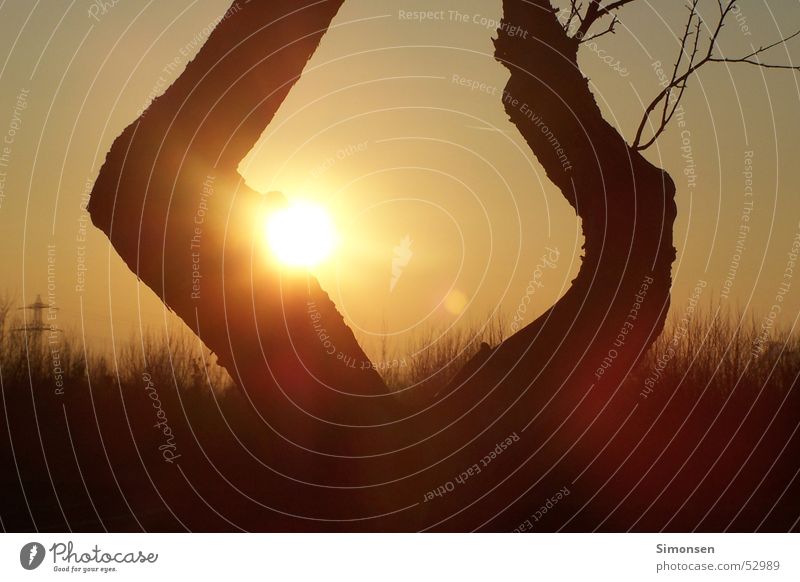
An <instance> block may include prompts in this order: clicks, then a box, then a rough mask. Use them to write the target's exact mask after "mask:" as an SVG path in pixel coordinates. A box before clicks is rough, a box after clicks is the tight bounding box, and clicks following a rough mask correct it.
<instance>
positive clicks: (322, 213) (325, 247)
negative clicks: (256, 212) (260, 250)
mask: <svg viewBox="0 0 800 582" xmlns="http://www.w3.org/2000/svg"><path fill="white" fill-rule="evenodd" d="M266 235H267V243H268V244H269V247H270V249H271V251H272V253H273V254H274V255H275V257H276V258H277V259H278V261H279V262H280V263H282V264H284V265H286V266H290V267H313V266H315V265H318V264H319V263H321V262H322V261H324V260H325V259H326V258H328V257H329V256H330V255H331V253H332V252H333V251H334V249H335V247H336V230H335V228H334V226H333V221H332V220H331V217H330V215H329V214H328V212H327V211H326V210H325V208H323V207H322V206H320V205H319V204H315V203H313V202H307V201H296V202H292V203H290V204H289V205H288V206H287V207H286V208H282V209H280V210H278V211H276V212H274V213H273V214H271V215H270V216H269V217H268V218H267V223H266Z"/></svg>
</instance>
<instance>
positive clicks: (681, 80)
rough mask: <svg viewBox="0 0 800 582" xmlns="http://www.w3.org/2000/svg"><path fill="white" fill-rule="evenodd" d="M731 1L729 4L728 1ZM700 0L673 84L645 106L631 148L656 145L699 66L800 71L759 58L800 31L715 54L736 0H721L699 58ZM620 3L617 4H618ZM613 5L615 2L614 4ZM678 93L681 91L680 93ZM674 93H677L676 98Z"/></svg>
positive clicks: (691, 17) (694, 4) (693, 11)
mask: <svg viewBox="0 0 800 582" xmlns="http://www.w3.org/2000/svg"><path fill="white" fill-rule="evenodd" d="M726 1H727V4H726ZM698 3H699V0H693V1H692V5H691V7H690V10H689V19H688V20H687V24H686V29H685V30H684V33H683V36H682V38H681V44H680V53H679V54H678V59H677V60H676V62H675V66H674V68H673V71H672V78H671V79H670V81H669V83H667V84H666V86H664V88H663V89H662V90H661V91H660V92H659V93H658V95H656V97H655V99H653V101H652V102H651V103H650V104H649V105H648V107H647V109H645V112H644V115H643V116H642V120H641V122H640V123H639V127H638V128H637V130H636V137H635V138H634V140H633V143H632V145H631V147H632V148H633V149H635V150H639V151H641V150H644V149H647V148H648V147H650V146H651V145H653V144H654V143H655V142H656V140H657V139H658V138H659V136H661V134H663V133H664V131H665V130H666V128H667V126H668V125H669V122H670V121H671V120H672V117H673V115H674V114H675V112H676V111H677V110H678V108H679V106H680V102H681V100H682V99H683V96H684V92H685V91H686V87H687V85H688V81H689V79H690V78H691V76H692V75H694V74H695V73H696V72H697V71H698V69H700V68H701V67H703V66H704V65H706V64H708V63H746V64H750V65H755V66H758V67H762V68H765V69H785V70H793V71H800V66H795V65H780V64H770V63H763V62H761V59H760V58H759V57H760V55H761V54H762V53H764V52H766V51H768V50H770V49H771V48H774V47H776V46H778V45H781V44H785V43H786V42H788V41H790V40H791V39H793V38H795V37H797V36H798V35H800V30H798V31H797V32H795V33H794V34H792V35H790V36H787V37H782V38H781V39H779V40H777V41H775V42H774V43H772V44H769V45H767V46H762V47H760V48H758V49H756V50H754V51H753V52H751V53H750V54H747V55H744V56H741V57H724V56H715V54H714V53H715V50H717V49H718V45H717V43H718V40H719V36H720V33H721V32H722V29H723V28H724V26H725V19H726V18H727V17H728V16H729V15H730V14H731V11H732V10H733V9H734V8H735V7H736V0H725V1H724V0H717V4H718V6H719V13H720V15H719V20H718V22H717V25H716V28H715V29H714V31H713V33H711V35H710V39H709V44H708V50H707V51H706V53H705V55H704V56H703V58H701V59H700V60H697V55H698V53H699V37H700V31H701V25H702V22H703V21H702V18H701V17H700V15H699V13H698V10H697V6H698ZM615 4H616V3H615ZM610 6H612V5H610ZM695 20H696V24H695V26H694V28H695V32H694V35H695V38H694V42H693V45H692V47H691V49H689V48H688V41H689V37H690V36H691V30H692V25H693V23H695ZM684 55H687V56H688V59H687V61H686V69H685V70H684V71H683V72H682V73H680V72H679V71H680V70H681V66H682V64H683V62H684V60H683V59H684ZM676 92H677V93H676ZM673 95H676V96H675V97H674V98H673ZM659 106H661V118H660V120H659V123H658V127H656V128H655V130H654V131H653V135H652V136H651V137H650V138H649V139H648V140H647V141H646V142H644V143H643V136H644V131H645V129H646V128H647V127H652V123H651V122H650V117H651V116H652V114H653V112H654V111H655V110H656V109H658V108H659Z"/></svg>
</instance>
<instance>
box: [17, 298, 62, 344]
mask: <svg viewBox="0 0 800 582" xmlns="http://www.w3.org/2000/svg"><path fill="white" fill-rule="evenodd" d="M17 310H18V311H31V312H33V317H32V318H31V320H30V322H28V321H27V318H26V324H25V325H24V326H22V327H18V328H16V329H15V330H14V331H16V332H19V333H24V334H25V335H26V337H27V338H28V340H29V341H30V342H31V343H32V344H33V347H34V348H37V349H39V348H41V346H42V336H43V335H44V334H45V332H47V333H51V334H57V333H58V332H59V331H60V330H59V329H57V328H56V327H55V326H50V325H47V324H45V322H44V312H45V310H48V311H58V307H55V306H53V305H48V304H47V303H45V302H44V301H42V296H41V295H36V301H34V302H33V303H31V304H30V305H25V306H24V307H18V308H17Z"/></svg>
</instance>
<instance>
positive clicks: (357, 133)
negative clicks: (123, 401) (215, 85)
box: [0, 0, 800, 355]
mask: <svg viewBox="0 0 800 582" xmlns="http://www.w3.org/2000/svg"><path fill="white" fill-rule="evenodd" d="M100 4H102V3H94V2H91V1H89V0H79V1H71V2H70V1H67V0H49V1H47V2H40V1H37V2H32V1H29V0H7V1H5V2H3V3H2V4H0V30H1V31H2V34H0V44H2V46H3V52H4V54H6V55H8V57H7V59H6V60H5V62H4V63H2V65H1V66H0V78H2V84H1V86H2V92H0V133H2V134H3V136H4V141H5V143H4V144H2V145H0V148H2V147H3V146H4V147H6V150H4V151H3V150H0V153H3V156H2V158H0V229H1V231H2V233H3V243H4V244H3V245H2V246H1V247H0V268H2V272H3V273H4V275H5V276H4V281H3V285H1V286H0V293H1V292H2V290H3V288H6V289H7V290H8V291H9V292H10V293H11V294H13V295H15V296H16V297H17V299H18V301H19V302H21V301H22V300H23V299H24V300H25V301H26V302H30V301H32V300H33V299H34V297H35V296H36V294H37V293H38V294H41V295H42V297H43V299H45V301H47V295H48V256H50V257H51V258H52V260H53V261H54V265H55V271H54V273H55V277H54V279H53V280H52V281H51V283H53V284H52V285H51V286H50V290H51V292H52V293H53V294H54V298H55V302H56V304H57V305H58V307H59V308H60V311H59V312H58V319H57V322H56V323H57V325H58V326H59V327H61V328H63V329H66V330H72V331H74V332H76V333H80V330H82V329H83V330H85V333H86V337H87V341H89V342H90V344H91V345H92V346H97V347H98V348H99V349H102V348H103V347H109V346H110V340H111V338H115V339H116V340H121V339H126V338H128V337H130V335H131V334H132V333H134V332H137V331H138V330H139V329H140V328H154V327H157V326H163V325H164V322H165V321H171V320H172V316H170V315H168V314H167V313H165V309H164V307H163V305H162V304H161V302H160V301H159V300H158V299H157V297H156V296H155V295H154V294H153V293H152V292H151V291H150V290H148V289H147V288H146V287H145V286H143V285H141V284H138V283H137V280H136V277H135V276H134V275H133V274H132V273H131V272H130V271H129V270H128V269H127V267H126V266H125V265H124V264H123V263H122V261H121V260H120V259H119V258H118V257H117V255H116V253H115V251H114V250H113V249H112V248H111V246H110V245H109V243H108V241H107V239H106V237H105V236H104V235H103V234H102V233H101V232H99V231H98V230H95V229H94V228H93V227H92V226H91V224H90V223H88V222H87V217H86V215H85V212H84V211H83V209H82V205H84V204H85V196H86V192H87V191H88V190H89V189H91V185H92V183H93V180H94V178H95V177H96V176H97V174H98V172H99V169H100V166H101V165H102V162H103V159H104V156H105V153H106V152H107V151H108V149H109V147H110V146H111V143H112V142H113V140H114V138H115V137H116V136H117V135H118V134H119V133H120V132H121V131H122V129H123V128H124V127H125V126H127V125H128V124H129V123H131V122H132V121H133V120H134V119H136V117H137V115H138V113H139V111H140V110H142V109H143V108H144V107H145V106H146V105H147V103H148V101H149V100H150V98H151V97H152V95H154V94H160V93H161V92H163V91H164V90H166V88H167V87H168V86H169V84H170V83H171V82H172V81H173V80H174V79H175V78H177V76H178V75H179V74H180V72H181V71H182V70H183V67H184V66H185V64H186V62H188V60H189V59H190V58H191V56H192V55H194V54H195V53H196V52H197V51H198V50H199V48H200V46H201V45H202V43H203V41H204V40H205V38H206V36H207V33H208V31H209V30H210V27H211V25H212V24H213V22H215V21H216V19H218V18H219V17H220V16H221V15H222V14H223V12H224V11H225V9H226V8H227V6H228V4H229V2H227V1H226V0H203V1H199V0H194V1H189V0H172V1H170V2H155V1H154V0H151V1H150V2H145V1H143V0H139V1H134V0H120V1H119V2H118V3H117V4H116V5H115V6H113V7H109V8H107V9H102V8H99V5H100ZM107 4H109V6H110V4H111V3H107ZM740 7H741V11H740V13H739V14H737V17H736V18H734V19H732V20H731V21H730V23H729V25H728V27H727V28H726V31H725V32H724V34H723V37H722V40H721V45H722V47H723V51H724V52H725V54H726V55H728V56H738V55H741V54H745V53H748V52H751V51H752V50H753V48H757V47H758V46H761V45H764V44H768V43H769V42H772V41H774V40H775V39H777V38H778V37H780V36H781V35H784V36H785V35H789V34H791V33H793V32H795V31H796V30H797V29H798V28H800V2H798V1H795V0H791V1H790V0H786V1H782V2H766V1H764V0H752V1H750V0H743V1H742V2H740ZM706 9H707V10H706V13H707V14H708V15H709V17H710V18H713V17H714V11H715V10H716V2H715V1H713V0H712V1H711V2H708V3H706ZM415 10H433V11H443V12H442V13H441V15H442V16H441V18H438V19H435V20H434V19H431V20H428V21H425V22H420V21H417V20H414V19H411V18H407V17H406V13H407V12H411V11H415ZM500 17H501V2H500V0H492V1H488V0H483V1H478V0H470V1H465V0H450V1H437V2H430V1H422V0H418V1H410V0H403V1H401V2H389V1H387V0H348V1H347V2H346V3H345V5H344V7H343V9H342V11H341V12H340V13H339V15H338V17H337V18H336V20H335V21H334V25H333V28H332V29H331V30H330V32H329V33H328V34H327V35H326V36H325V38H324V39H323V41H322V44H321V46H320V48H319V50H318V52H317V53H316V54H315V56H314V58H313V59H312V60H311V62H310V63H309V66H308V68H307V70H306V73H305V74H304V76H303V78H302V79H301V80H300V81H299V82H298V83H297V85H296V86H295V88H294V89H293V91H292V93H291V94H290V96H289V98H288V99H287V100H286V102H285V103H284V105H283V107H282V109H281V110H280V112H279V114H278V115H277V116H276V118H275V119H274V120H273V122H272V124H271V125H270V126H269V128H268V129H266V131H265V133H264V135H263V136H262V139H261V141H260V142H259V144H258V145H257V146H256V147H255V148H254V149H253V151H252V152H251V154H250V155H249V156H248V157H247V158H246V159H245V160H243V161H242V164H241V167H240V169H241V172H242V174H243V176H244V177H245V178H246V180H247V181H248V183H249V184H250V185H251V186H252V187H253V188H255V189H257V190H260V191H264V192H267V191H281V192H283V193H284V194H285V195H286V196H287V197H288V198H290V199H303V200H311V201H314V202H317V203H319V204H322V205H324V206H325V207H326V208H327V209H328V210H329V212H330V214H331V216H332V218H333V221H334V223H335V225H336V228H337V231H338V233H339V239H340V242H339V246H338V248H337V250H336V252H335V253H334V254H333V255H332V256H331V257H330V258H329V260H327V261H326V262H323V263H322V264H320V265H319V266H317V267H315V268H314V273H315V274H316V275H317V276H318V277H319V279H320V281H321V283H322V285H323V287H324V288H325V289H326V290H327V291H328V292H329V293H330V294H331V296H332V297H333V299H334V300H335V302H336V304H337V305H338V307H339V309H340V311H341V312H342V313H343V314H344V315H345V318H346V319H347V321H348V322H349V323H350V325H351V326H352V327H353V328H354V329H355V330H356V333H357V335H358V336H359V337H360V338H363V339H364V341H365V347H366V349H367V352H368V353H370V354H373V355H374V354H375V353H376V349H377V348H376V346H377V345H378V343H379V342H378V338H380V336H381V335H382V334H383V333H388V334H390V336H391V338H392V340H391V341H392V342H393V344H392V345H396V346H398V348H399V349H401V350H402V346H403V345H405V343H406V342H408V341H410V338H413V337H414V334H415V333H418V332H419V330H420V329H424V328H430V327H432V326H433V327H438V326H449V325H453V324H455V325H459V324H462V323H464V322H479V321H483V320H485V319H486V318H487V317H488V316H490V315H491V314H492V313H494V312H496V311H500V312H502V314H504V317H505V319H506V321H508V322H510V321H511V319H512V318H513V317H514V313H515V312H516V311H517V310H518V308H519V306H520V305H521V302H522V300H523V298H524V297H525V296H526V293H527V291H526V289H527V288H528V287H529V282H530V281H531V280H532V279H533V278H536V280H537V281H538V282H540V283H541V286H536V287H535V293H534V294H533V296H532V297H531V306H530V307H529V308H528V310H527V312H526V313H525V314H524V322H525V323H527V322H530V321H531V320H532V318H533V317H534V316H536V315H538V314H539V313H541V312H542V311H544V310H545V309H546V308H547V307H548V306H550V305H551V304H552V303H553V302H554V301H555V300H556V299H557V298H558V297H559V296H560V295H561V294H563V293H564V291H565V290H566V289H567V288H568V287H569V284H570V280H571V278H572V277H573V276H574V274H575V273H576V272H577V267H578V264H579V260H580V253H581V244H582V237H581V235H580V225H579V224H578V221H577V219H576V218H575V215H574V212H573V211H572V209H571V208H570V207H569V205H568V204H567V202H566V201H565V200H564V199H563V197H562V196H561V194H560V193H559V192H558V191H557V190H556V189H555V188H554V187H553V186H552V185H551V184H550V183H549V182H548V180H547V178H546V176H545V175H544V172H543V171H542V169H541V167H540V166H539V164H538V163H537V162H536V160H535V159H534V157H533V156H532V154H531V152H530V150H529V149H528V148H527V146H526V145H525V143H524V142H523V140H522V138H521V137H520V135H519V134H518V132H517V131H516V128H515V127H514V126H513V125H512V124H511V123H510V122H509V121H508V120H507V118H506V115H505V112H504V110H503V106H502V102H501V95H502V89H503V87H504V85H505V83H506V80H507V78H508V72H507V70H506V69H504V68H503V67H502V66H501V65H500V64H499V63H497V62H496V61H495V60H494V56H493V53H494V49H493V45H492V37H493V35H494V28H496V25H497V21H499V20H500ZM685 17H686V9H685V8H684V7H683V5H682V3H681V2H675V1H671V0H641V1H640V2H637V3H634V4H632V5H631V6H630V7H628V8H625V9H624V10H623V11H622V12H621V23H620V25H619V26H618V29H617V33H616V34H615V35H607V36H604V37H602V38H601V39H599V40H598V41H596V44H594V45H584V47H583V48H582V52H581V63H582V66H583V70H584V73H585V74H586V75H587V76H588V77H589V78H590V79H591V81H592V84H593V88H594V91H595V95H596V97H597V100H598V103H599V104H600V105H601V108H602V109H603V111H604V113H605V115H606V118H607V119H608V120H609V121H611V122H612V123H613V124H614V125H615V126H616V127H618V128H619V129H620V130H621V132H622V134H623V135H624V136H625V137H626V138H628V139H629V140H631V139H632V137H633V135H634V133H635V130H636V127H637V125H638V123H639V120H640V118H641V112H642V111H643V109H644V106H645V105H644V104H646V103H647V102H649V100H650V99H652V97H653V96H655V95H656V94H657V92H658V90H659V82H660V79H659V71H658V69H659V67H658V65H657V63H658V62H659V61H660V62H661V63H662V65H663V67H665V70H666V71H667V74H669V72H671V68H670V67H671V63H672V62H673V61H674V59H675V56H676V55H677V51H678V41H677V39H676V35H677V34H679V33H680V31H681V29H682V27H683V26H684V24H685ZM769 61H770V62H775V63H789V62H792V61H794V62H800V38H796V39H794V40H793V41H791V42H790V44H789V46H788V47H776V48H775V49H773V50H772V51H771V52H770V53H769ZM799 96H800V75H798V74H797V73H794V72H791V71H780V70H775V71H771V70H763V69H760V68H758V67H753V66H750V65H746V64H742V65H730V66H726V65H715V64H710V65H708V67H707V68H705V69H704V70H703V71H702V73H701V74H700V75H699V76H698V77H697V78H695V79H694V80H693V81H692V83H691V85H690V87H689V90H688V92H687V97H686V98H685V101H684V104H683V107H684V117H683V120H684V122H685V126H684V127H683V128H681V127H679V126H678V124H674V125H673V126H672V127H671V129H670V130H669V131H668V132H667V133H666V134H665V135H664V136H662V138H661V139H660V140H659V141H658V142H657V143H656V145H655V146H653V147H652V148H651V149H650V150H649V151H648V154H647V155H648V157H649V158H650V159H651V160H652V161H653V162H654V163H656V164H657V165H659V166H661V167H664V168H666V169H667V170H668V171H669V173H670V174H671V175H672V177H673V179H674V180H675V183H676V185H677V188H678V208H679V214H678V222H677V228H676V233H675V235H676V245H677V247H678V260H677V261H676V263H675V266H674V270H673V276H674V279H675V283H674V294H673V312H674V313H676V314H680V313H681V312H682V311H683V310H684V309H685V303H686V300H687V298H688V296H689V294H690V293H691V291H692V289H693V288H695V286H696V285H697V284H698V282H699V281H705V282H707V284H708V288H707V290H706V291H705V293H704V295H703V297H702V300H703V302H704V303H711V304H716V303H718V302H720V301H722V302H723V303H727V304H729V305H730V306H732V307H733V308H735V309H741V310H743V311H744V312H745V313H746V314H747V316H748V318H749V317H750V316H751V315H752V317H753V318H755V320H756V321H757V322H758V324H760V322H761V319H762V318H763V317H764V316H766V314H767V313H768V312H769V311H770V308H771V306H772V305H773V304H774V303H775V297H776V295H777V294H778V292H779V290H780V288H781V284H782V283H786V282H788V283H789V288H788V292H787V294H786V299H785V301H784V302H783V304H782V312H781V314H780V318H779V319H778V325H782V326H786V327H790V326H792V325H793V324H794V321H795V319H796V318H797V316H798V311H800V271H798V272H797V275H796V276H797V279H796V280H794V281H792V280H787V279H785V277H784V271H785V270H786V268H787V261H788V260H789V256H788V253H789V252H790V251H791V249H792V243H793V241H794V239H795V237H796V236H798V235H800V196H799V195H798V194H799V192H798V190H800V164H798V153H800V131H798V129H800V109H798V107H797V103H798V97H799ZM749 188H752V196H748V194H749V193H750V192H751V190H749ZM749 201H752V207H750V206H749ZM744 216H746V217H747V218H743V217H744ZM743 227H747V228H743ZM49 249H50V253H49V254H48V250H49ZM554 251H556V252H555V253H554ZM739 254H740V255H741V261H737V256H738V255H739ZM554 256H557V260H555V261H553V260H552V259H553V257H554ZM542 257H548V258H547V261H545V262H543V259H542ZM537 265H539V272H538V273H536V270H537ZM84 267H85V269H86V270H85V271H84V270H83V268H84ZM51 274H52V271H51Z"/></svg>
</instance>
